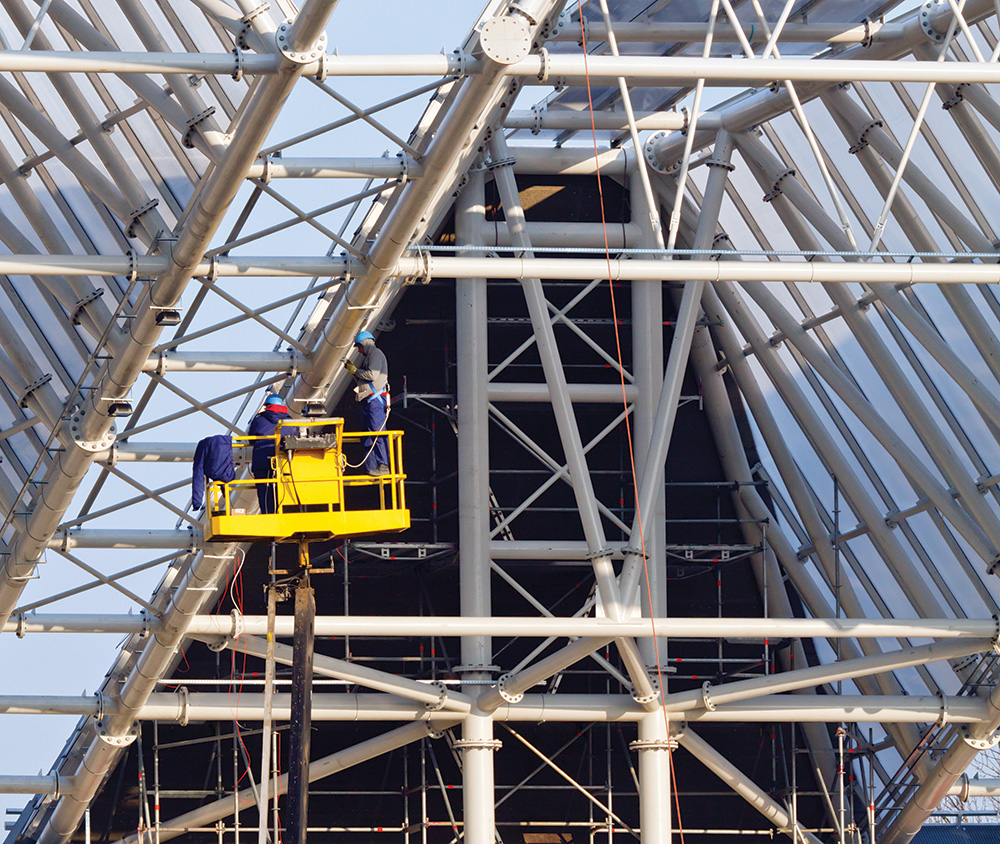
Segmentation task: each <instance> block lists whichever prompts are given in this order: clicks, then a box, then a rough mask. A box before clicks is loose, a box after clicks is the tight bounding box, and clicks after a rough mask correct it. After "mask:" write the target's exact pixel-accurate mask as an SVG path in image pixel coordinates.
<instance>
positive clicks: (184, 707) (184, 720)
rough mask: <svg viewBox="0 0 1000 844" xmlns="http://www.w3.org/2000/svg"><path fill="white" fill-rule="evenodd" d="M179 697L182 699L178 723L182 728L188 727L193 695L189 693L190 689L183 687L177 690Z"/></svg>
mask: <svg viewBox="0 0 1000 844" xmlns="http://www.w3.org/2000/svg"><path fill="white" fill-rule="evenodd" d="M177 696H178V697H179V698H180V699H181V712H180V716H179V717H178V718H177V723H178V724H180V725H181V726H182V727H186V726H187V725H188V712H189V711H190V710H189V708H190V706H191V695H190V693H189V692H188V687H187V686H181V687H180V688H179V689H178V690H177Z"/></svg>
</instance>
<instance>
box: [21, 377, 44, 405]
mask: <svg viewBox="0 0 1000 844" xmlns="http://www.w3.org/2000/svg"><path fill="white" fill-rule="evenodd" d="M51 380H52V373H51V372H46V373H45V374H44V375H42V376H41V377H39V378H36V379H35V380H34V381H32V382H31V383H30V384H28V386H27V387H25V388H24V392H23V393H21V395H20V397H19V398H18V400H17V406H18V407H27V406H28V399H29V398H30V397H31V394H32V393H33V392H35V390H37V389H39V388H40V387H42V386H44V385H45V384H48V383H49V381H51Z"/></svg>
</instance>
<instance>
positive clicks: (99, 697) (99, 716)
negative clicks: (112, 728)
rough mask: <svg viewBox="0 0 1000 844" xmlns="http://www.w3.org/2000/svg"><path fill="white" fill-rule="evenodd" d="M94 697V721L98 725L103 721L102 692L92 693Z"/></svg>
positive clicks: (103, 698)
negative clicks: (95, 710)
mask: <svg viewBox="0 0 1000 844" xmlns="http://www.w3.org/2000/svg"><path fill="white" fill-rule="evenodd" d="M94 697H96V698H97V712H95V713H94V720H95V721H96V722H97V723H98V724H100V723H101V721H103V720H104V701H105V697H104V692H102V691H100V690H98V691H96V692H94Z"/></svg>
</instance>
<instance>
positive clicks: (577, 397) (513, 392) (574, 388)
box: [488, 382, 639, 405]
mask: <svg viewBox="0 0 1000 844" xmlns="http://www.w3.org/2000/svg"><path fill="white" fill-rule="evenodd" d="M566 389H567V390H568V391H569V397H570V399H572V401H573V402H574V403H576V402H580V403H593V404H617V405H621V403H622V400H623V399H624V400H625V401H628V402H633V401H635V400H636V398H637V397H638V395H639V388H638V387H636V386H634V385H632V384H626V385H625V389H624V394H623V391H622V386H621V384H567V385H566ZM488 390H489V399H490V401H491V402H494V403H496V402H519V401H523V402H548V401H551V400H552V395H551V392H550V391H549V386H548V385H547V384H514V383H502V382H494V383H491V384H490V385H489V387H488Z"/></svg>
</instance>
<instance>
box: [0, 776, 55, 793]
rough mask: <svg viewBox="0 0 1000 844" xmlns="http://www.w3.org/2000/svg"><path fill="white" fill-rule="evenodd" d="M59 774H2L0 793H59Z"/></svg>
mask: <svg viewBox="0 0 1000 844" xmlns="http://www.w3.org/2000/svg"><path fill="white" fill-rule="evenodd" d="M60 785H67V783H65V781H63V782H62V783H60V781H59V775H58V774H39V775H38V776H36V777H30V776H29V777H20V776H0V794H53V795H56V796H58V795H59V787H60Z"/></svg>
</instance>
